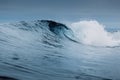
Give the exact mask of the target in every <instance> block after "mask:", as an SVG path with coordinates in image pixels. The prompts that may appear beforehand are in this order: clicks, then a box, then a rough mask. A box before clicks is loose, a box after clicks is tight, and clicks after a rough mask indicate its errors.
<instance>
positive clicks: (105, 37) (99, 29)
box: [71, 20, 120, 47]
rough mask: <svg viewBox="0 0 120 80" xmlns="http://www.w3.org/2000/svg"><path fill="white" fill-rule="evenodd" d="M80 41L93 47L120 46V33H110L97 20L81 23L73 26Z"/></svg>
mask: <svg viewBox="0 0 120 80" xmlns="http://www.w3.org/2000/svg"><path fill="white" fill-rule="evenodd" d="M71 28H72V30H73V32H74V34H75V36H76V37H77V38H78V40H79V41H80V42H82V43H84V44H87V45H93V46H109V47H115V46H120V37H119V36H120V32H119V31H118V32H112V33H111V32H108V31H107V30H105V26H104V25H102V24H100V23H99V22H97V21H95V20H90V21H79V22H75V23H72V24H71Z"/></svg>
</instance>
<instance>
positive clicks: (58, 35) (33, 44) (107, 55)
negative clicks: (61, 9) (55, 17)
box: [0, 20, 120, 80]
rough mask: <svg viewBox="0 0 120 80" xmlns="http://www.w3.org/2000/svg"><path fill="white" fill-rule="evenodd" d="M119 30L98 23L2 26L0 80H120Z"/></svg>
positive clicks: (51, 22) (35, 23)
mask: <svg viewBox="0 0 120 80" xmlns="http://www.w3.org/2000/svg"><path fill="white" fill-rule="evenodd" d="M119 61H120V29H118V28H116V27H114V28H112V29H111V28H109V27H107V26H105V25H103V24H102V23H100V22H98V21H96V20H82V21H78V22H72V23H70V24H67V23H60V22H56V21H52V20H35V21H20V22H15V23H4V24H0V80H120V63H119Z"/></svg>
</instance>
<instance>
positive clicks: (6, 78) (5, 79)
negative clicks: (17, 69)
mask: <svg viewBox="0 0 120 80" xmlns="http://www.w3.org/2000/svg"><path fill="white" fill-rule="evenodd" d="M0 80H18V79H15V78H12V77H7V76H0Z"/></svg>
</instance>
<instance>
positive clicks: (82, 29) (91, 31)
mask: <svg viewBox="0 0 120 80" xmlns="http://www.w3.org/2000/svg"><path fill="white" fill-rule="evenodd" d="M119 35H120V32H119V31H118V32H108V31H107V30H105V26H104V25H102V24H100V23H99V22H97V21H95V20H93V21H92V20H90V21H79V22H74V23H72V24H71V25H70V26H66V25H65V24H62V23H59V22H55V21H52V20H36V21H30V22H26V21H20V22H16V23H8V24H1V25H0V37H1V38H0V42H7V43H12V44H14V45H15V46H16V45H17V44H18V43H21V42H24V43H25V44H26V43H34V42H35V41H36V42H40V43H43V44H47V45H49V46H54V47H56V46H59V47H60V45H62V44H60V42H61V41H63V42H64V41H65V40H67V41H68V40H69V41H73V42H77V43H83V44H86V45H92V46H104V47H116V46H120V37H119Z"/></svg>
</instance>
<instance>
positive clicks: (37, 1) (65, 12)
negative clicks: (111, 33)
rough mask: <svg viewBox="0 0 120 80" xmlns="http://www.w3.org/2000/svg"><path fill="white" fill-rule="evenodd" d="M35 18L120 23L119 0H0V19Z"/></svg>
mask: <svg viewBox="0 0 120 80" xmlns="http://www.w3.org/2000/svg"><path fill="white" fill-rule="evenodd" d="M36 19H52V20H57V21H78V20H89V19H95V20H98V21H99V22H101V23H103V24H105V25H108V26H109V25H110V26H120V0H0V22H11V21H12V22H14V21H21V20H36Z"/></svg>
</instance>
